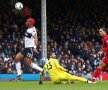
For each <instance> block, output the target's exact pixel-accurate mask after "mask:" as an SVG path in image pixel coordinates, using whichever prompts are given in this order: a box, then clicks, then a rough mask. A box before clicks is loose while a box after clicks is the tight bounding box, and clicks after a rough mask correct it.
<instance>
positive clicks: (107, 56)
mask: <svg viewBox="0 0 108 90" xmlns="http://www.w3.org/2000/svg"><path fill="white" fill-rule="evenodd" d="M99 34H100V36H102V42H103V49H101V50H100V51H99V52H98V53H99V54H104V57H103V59H102V60H101V61H100V63H99V66H98V67H97V68H96V70H95V72H94V74H93V78H92V82H93V83H96V78H97V77H98V76H99V75H100V73H101V71H103V70H105V69H107V66H108V35H107V29H106V28H104V27H102V28H100V29H99Z"/></svg>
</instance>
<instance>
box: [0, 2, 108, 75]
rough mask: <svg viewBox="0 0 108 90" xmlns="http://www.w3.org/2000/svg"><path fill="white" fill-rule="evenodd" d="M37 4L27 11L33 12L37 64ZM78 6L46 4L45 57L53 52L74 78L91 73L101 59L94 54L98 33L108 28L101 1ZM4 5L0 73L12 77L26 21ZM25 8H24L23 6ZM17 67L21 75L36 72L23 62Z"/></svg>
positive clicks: (1, 10) (99, 44) (98, 45)
mask: <svg viewBox="0 0 108 90" xmlns="http://www.w3.org/2000/svg"><path fill="white" fill-rule="evenodd" d="M27 1H29V0H27ZM30 1H31V0H30ZM33 1H35V0H33ZM37 1H38V0H36V3H34V4H33V5H32V6H31V5H30V6H31V7H30V9H31V10H32V12H33V14H32V12H31V16H32V17H34V18H35V19H36V22H37V24H36V25H37V26H36V28H37V32H38V38H39V43H38V47H37V52H36V53H35V54H34V58H33V60H34V62H36V63H37V64H39V61H40V59H41V47H42V46H41V41H40V40H41V32H40V16H39V15H37V13H34V11H35V10H36V11H37V12H38V13H39V12H40V11H39V10H40V7H39V6H38V5H39V3H40V2H39V1H38V2H37ZM31 2H32V1H31ZM79 2H81V0H76V1H75V0H70V1H67V0H62V2H61V1H60V0H59V1H58V0H54V1H50V0H47V32H48V35H47V39H48V42H47V43H48V45H47V49H48V57H49V55H50V52H52V51H55V52H56V55H57V58H58V60H59V61H60V64H61V65H62V66H63V67H65V68H67V69H68V70H69V71H72V72H74V73H75V74H78V73H83V72H86V73H90V72H93V71H94V70H95V68H96V67H97V66H98V63H99V61H100V60H101V59H102V57H103V55H100V54H98V53H97V52H98V51H99V50H100V48H101V47H102V42H101V37H100V36H99V34H98V29H99V28H100V27H102V26H104V27H108V25H107V23H108V21H107V19H108V12H106V9H107V6H105V4H104V2H103V1H101V0H96V1H95V0H94V1H90V0H84V2H81V3H79ZM85 3H86V4H85ZM90 3H91V4H90ZM29 4H30V3H29ZM31 4H32V3H31ZM35 4H36V5H37V6H35ZM8 5H9V6H8V7H7V5H6V4H3V5H2V7H0V13H1V15H0V73H16V71H15V64H14V58H15V56H16V54H17V53H18V52H19V51H20V50H21V49H23V40H22V38H23V34H24V31H25V29H26V27H25V25H24V23H25V20H26V18H27V17H24V15H23V14H22V12H17V11H16V10H15V9H14V8H13V6H12V5H10V4H8ZM26 5H28V3H27V2H26ZM28 7H29V6H28ZM61 7H62V8H61ZM33 10H34V11H33ZM7 11H9V12H7ZM36 11H35V12H36ZM21 63H22V71H23V73H37V72H38V71H35V70H33V69H31V68H30V67H27V66H26V65H25V64H24V60H22V61H21Z"/></svg>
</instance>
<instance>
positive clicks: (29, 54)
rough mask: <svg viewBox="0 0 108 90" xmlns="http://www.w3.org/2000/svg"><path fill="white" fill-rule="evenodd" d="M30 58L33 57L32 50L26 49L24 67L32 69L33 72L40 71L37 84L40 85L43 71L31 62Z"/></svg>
mask: <svg viewBox="0 0 108 90" xmlns="http://www.w3.org/2000/svg"><path fill="white" fill-rule="evenodd" d="M32 56H33V48H29V49H27V53H26V65H28V66H30V67H32V68H33V69H35V70H38V71H40V82H39V84H42V79H43V76H44V75H43V72H44V71H43V69H42V68H41V67H39V66H38V65H37V64H35V63H33V62H32Z"/></svg>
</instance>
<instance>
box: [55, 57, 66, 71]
mask: <svg viewBox="0 0 108 90" xmlns="http://www.w3.org/2000/svg"><path fill="white" fill-rule="evenodd" d="M55 65H56V67H57V68H58V69H60V70H62V71H66V69H65V68H63V67H62V66H60V64H59V62H58V60H57V59H55Z"/></svg>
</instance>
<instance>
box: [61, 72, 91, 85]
mask: <svg viewBox="0 0 108 90" xmlns="http://www.w3.org/2000/svg"><path fill="white" fill-rule="evenodd" d="M61 79H62V80H67V81H68V82H73V81H81V82H85V83H91V82H90V81H88V80H87V79H85V78H82V77H78V76H75V75H71V74H69V73H67V72H64V73H62V76H61Z"/></svg>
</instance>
